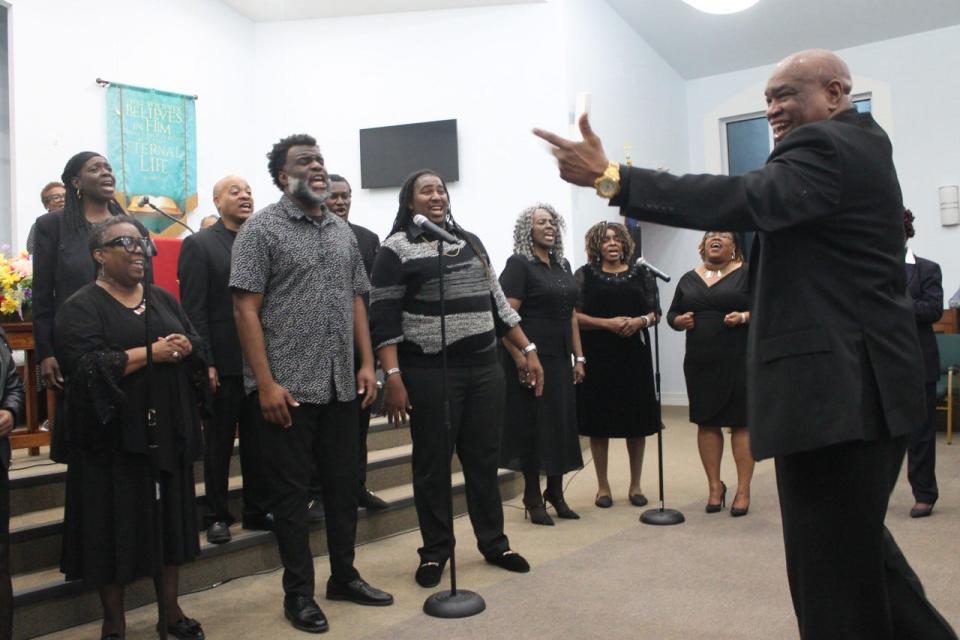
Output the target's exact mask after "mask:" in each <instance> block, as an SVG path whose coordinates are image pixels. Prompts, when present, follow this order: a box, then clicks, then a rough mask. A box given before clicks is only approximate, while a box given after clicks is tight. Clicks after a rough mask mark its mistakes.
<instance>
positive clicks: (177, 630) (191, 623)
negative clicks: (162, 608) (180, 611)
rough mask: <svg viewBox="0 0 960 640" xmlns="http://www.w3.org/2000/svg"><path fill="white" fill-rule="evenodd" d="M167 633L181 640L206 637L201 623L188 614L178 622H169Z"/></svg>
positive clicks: (196, 639) (198, 639)
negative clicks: (188, 616)
mask: <svg viewBox="0 0 960 640" xmlns="http://www.w3.org/2000/svg"><path fill="white" fill-rule="evenodd" d="M157 631H160V623H157ZM167 635H171V636H173V637H174V638H180V640H203V639H204V637H205V636H204V635H203V628H202V627H201V626H200V623H199V622H197V621H196V620H194V619H193V618H187V617H186V616H184V617H183V618H180V619H179V620H177V621H176V622H168V623H167Z"/></svg>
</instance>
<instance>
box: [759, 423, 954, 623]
mask: <svg viewBox="0 0 960 640" xmlns="http://www.w3.org/2000/svg"><path fill="white" fill-rule="evenodd" d="M906 444H907V443H906V436H901V437H898V438H883V439H880V440H876V441H869V442H864V441H858V442H848V443H844V444H839V445H834V446H831V447H825V448H823V449H817V450H815V451H809V452H805V453H799V454H794V455H788V456H780V457H778V458H776V471H777V488H778V490H779V493H780V512H781V515H782V517H783V538H784V547H785V549H786V558H787V577H788V579H789V581H790V593H791V596H792V597H793V606H794V610H795V611H796V614H797V621H798V622H799V626H800V637H801V638H803V640H820V639H828V638H829V639H840V638H842V639H843V640H857V639H863V640H902V639H905V638H911V639H914V640H932V639H939V638H953V639H956V637H957V636H956V635H955V634H954V632H953V631H952V630H951V628H950V626H949V625H948V624H947V622H946V621H945V620H944V619H943V618H942V617H941V616H940V614H939V613H938V612H937V611H936V609H934V608H933V605H931V604H930V602H929V601H928V600H927V599H926V596H925V595H924V592H923V587H922V585H921V584H920V580H919V578H917V575H916V574H915V573H914V572H913V570H912V569H911V568H910V565H909V564H908V563H907V560H906V558H904V556H903V554H902V553H901V552H900V549H899V548H898V547H897V544H896V542H894V540H893V536H891V535H890V532H889V531H888V530H887V528H886V527H885V526H884V523H883V521H884V517H885V516H886V513H887V502H888V500H889V497H890V492H891V491H892V490H893V486H894V484H895V483H896V480H897V475H898V473H899V471H900V465H901V463H902V462H903V454H904V451H905V449H906Z"/></svg>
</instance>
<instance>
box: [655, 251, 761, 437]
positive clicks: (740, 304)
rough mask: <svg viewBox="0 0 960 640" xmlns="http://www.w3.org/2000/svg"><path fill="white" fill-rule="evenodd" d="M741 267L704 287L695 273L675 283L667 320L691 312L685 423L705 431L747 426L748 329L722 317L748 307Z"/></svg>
mask: <svg viewBox="0 0 960 640" xmlns="http://www.w3.org/2000/svg"><path fill="white" fill-rule="evenodd" d="M749 305H750V298H749V277H748V275H747V267H746V265H744V266H742V267H740V268H739V269H736V270H734V271H731V272H730V273H728V274H727V275H725V276H724V277H723V278H721V279H720V280H719V281H717V282H716V283H714V284H713V286H710V287H708V286H707V284H706V283H705V282H704V281H703V278H701V277H700V275H699V274H697V272H696V271H688V272H687V273H685V274H683V277H682V278H680V282H678V283H677V291H676V293H675V294H674V296H673V303H671V305H670V311H669V312H668V313H667V320H668V321H669V322H670V326H673V320H674V318H676V317H677V316H678V315H680V314H683V313H687V312H688V311H693V321H694V327H693V329H691V330H689V331H687V332H686V333H687V354H686V356H685V357H684V359H683V373H684V376H685V377H686V379H687V396H688V397H689V400H690V422H693V423H695V424H698V425H701V426H704V427H743V426H746V424H747V325H745V324H739V325H736V326H733V327H728V326H726V325H725V324H723V318H724V316H726V315H727V314H728V313H730V312H731V311H747V310H748V309H749V308H750V307H749Z"/></svg>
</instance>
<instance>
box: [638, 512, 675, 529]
mask: <svg viewBox="0 0 960 640" xmlns="http://www.w3.org/2000/svg"><path fill="white" fill-rule="evenodd" d="M684 520H685V518H684V517H683V514H682V513H680V512H679V511H677V510H676V509H648V510H646V511H644V512H643V513H642V514H640V522H642V523H643V524H655V525H660V526H666V525H670V524H680V523H681V522H683V521H684Z"/></svg>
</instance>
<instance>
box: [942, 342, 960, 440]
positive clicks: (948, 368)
mask: <svg viewBox="0 0 960 640" xmlns="http://www.w3.org/2000/svg"><path fill="white" fill-rule="evenodd" d="M937 346H938V347H939V349H940V380H938V381H937V409H938V410H939V411H946V412H947V444H953V412H954V405H957V404H960V381H958V375H960V334H958V333H938V334H937Z"/></svg>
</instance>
